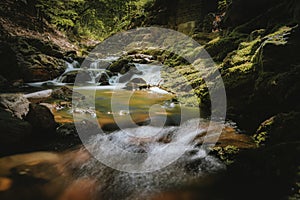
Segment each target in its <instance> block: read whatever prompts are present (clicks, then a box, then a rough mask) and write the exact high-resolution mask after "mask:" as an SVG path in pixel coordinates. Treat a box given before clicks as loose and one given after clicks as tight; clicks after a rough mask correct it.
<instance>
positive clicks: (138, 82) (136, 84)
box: [126, 78, 149, 90]
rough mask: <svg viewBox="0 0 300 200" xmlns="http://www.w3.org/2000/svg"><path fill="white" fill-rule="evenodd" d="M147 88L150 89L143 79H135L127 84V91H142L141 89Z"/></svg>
mask: <svg viewBox="0 0 300 200" xmlns="http://www.w3.org/2000/svg"><path fill="white" fill-rule="evenodd" d="M143 86H145V87H146V89H147V88H149V86H148V85H147V82H146V81H145V80H144V79H142V78H134V79H132V80H130V81H129V82H128V83H126V89H130V90H132V89H141V87H143Z"/></svg>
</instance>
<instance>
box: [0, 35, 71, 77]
mask: <svg viewBox="0 0 300 200" xmlns="http://www.w3.org/2000/svg"><path fill="white" fill-rule="evenodd" d="M0 58H2V60H3V61H4V62H3V64H2V65H1V75H2V76H3V77H4V78H6V79H7V80H8V81H9V82H13V81H14V80H18V79H23V80H24V81H25V82H34V81H45V80H51V79H54V78H56V77H58V76H59V75H60V74H62V73H63V72H64V70H65V68H66V65H65V61H64V60H63V59H64V53H63V51H62V50H61V49H60V48H59V47H58V46H56V45H54V44H52V43H50V42H46V41H42V40H40V39H36V38H26V37H21V36H10V37H8V38H7V40H5V41H1V42H0Z"/></svg>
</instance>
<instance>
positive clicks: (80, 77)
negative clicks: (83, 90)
mask: <svg viewBox="0 0 300 200" xmlns="http://www.w3.org/2000/svg"><path fill="white" fill-rule="evenodd" d="M91 80H92V78H91V75H90V74H89V72H87V71H81V70H80V71H74V72H69V73H67V74H66V75H64V78H63V79H62V82H63V83H75V81H76V83H86V82H89V81H91Z"/></svg>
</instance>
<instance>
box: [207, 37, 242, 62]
mask: <svg viewBox="0 0 300 200" xmlns="http://www.w3.org/2000/svg"><path fill="white" fill-rule="evenodd" d="M246 37H247V35H242V34H239V33H231V34H229V35H228V36H223V37H220V38H217V39H213V40H212V41H210V42H209V43H207V45H205V49H206V51H207V52H208V53H209V55H210V56H211V57H212V58H213V60H214V61H215V62H222V61H223V60H224V58H225V57H226V56H227V55H228V54H229V53H230V52H232V51H233V50H235V49H237V48H238V46H239V44H240V43H241V42H242V41H244V40H245V39H246Z"/></svg>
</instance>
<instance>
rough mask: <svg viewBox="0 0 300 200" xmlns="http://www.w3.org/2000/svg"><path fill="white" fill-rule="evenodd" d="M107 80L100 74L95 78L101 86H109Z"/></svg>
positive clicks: (104, 75)
mask: <svg viewBox="0 0 300 200" xmlns="http://www.w3.org/2000/svg"><path fill="white" fill-rule="evenodd" d="M109 78H110V77H108V76H107V75H106V74H104V73H102V74H101V75H100V77H97V78H96V80H98V81H97V82H98V83H101V85H109Z"/></svg>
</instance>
